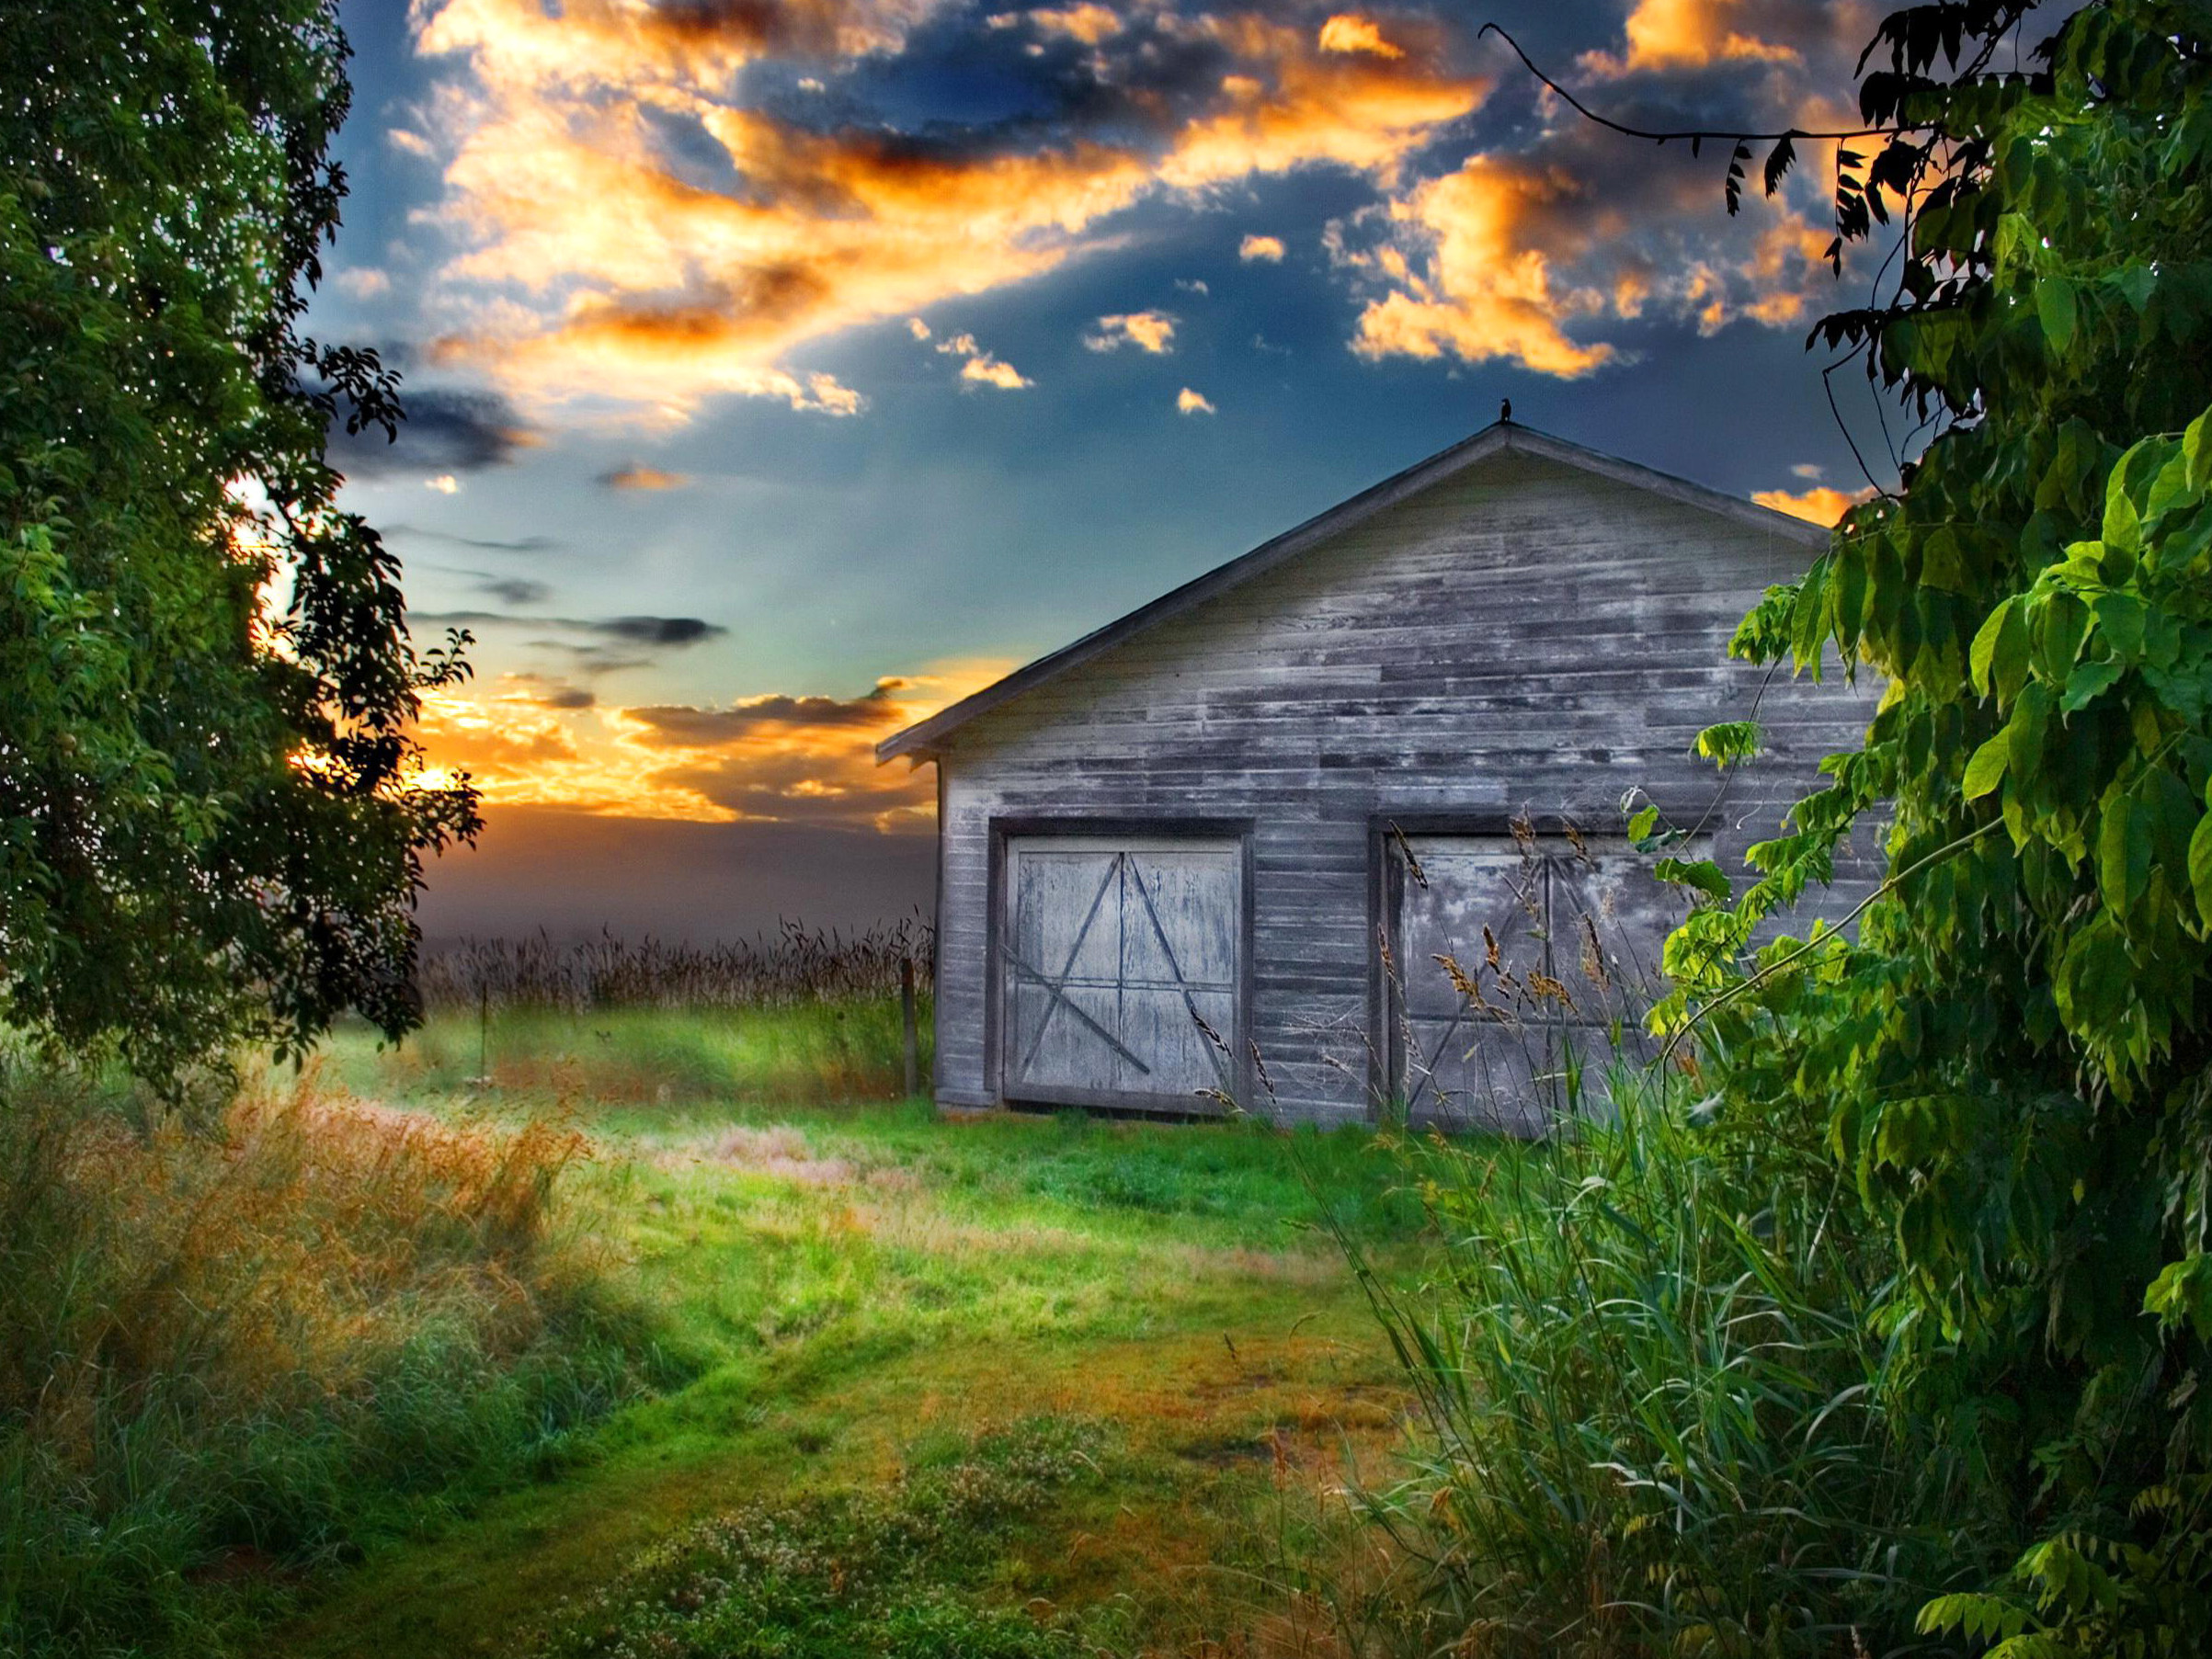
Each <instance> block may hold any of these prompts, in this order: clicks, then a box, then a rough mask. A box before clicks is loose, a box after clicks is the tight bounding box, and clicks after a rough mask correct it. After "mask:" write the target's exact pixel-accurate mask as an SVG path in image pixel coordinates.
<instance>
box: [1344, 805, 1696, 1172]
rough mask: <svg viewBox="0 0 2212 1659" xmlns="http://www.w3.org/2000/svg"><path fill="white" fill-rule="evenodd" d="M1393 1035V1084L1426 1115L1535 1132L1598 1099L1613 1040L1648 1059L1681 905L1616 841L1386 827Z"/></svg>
mask: <svg viewBox="0 0 2212 1659" xmlns="http://www.w3.org/2000/svg"><path fill="white" fill-rule="evenodd" d="M1386 876H1387V880H1386V882H1385V903H1386V904H1387V906H1388V907H1389V913H1388V915H1386V916H1385V924H1386V926H1387V927H1388V937H1389V938H1390V941H1391V953H1390V954H1391V962H1390V975H1389V978H1390V984H1389V987H1388V993H1389V994H1388V997H1387V1004H1386V1006H1387V1007H1388V1010H1389V1016H1390V1027H1391V1028H1390V1029H1389V1030H1388V1031H1387V1032H1385V1034H1384V1041H1385V1049H1386V1051H1387V1053H1388V1054H1389V1056H1390V1074H1391V1092H1392V1095H1393V1097H1394V1098H1395V1101H1396V1102H1397V1105H1398V1107H1399V1108H1401V1109H1403V1110H1404V1111H1406V1112H1407V1113H1408V1115H1409V1116H1411V1117H1413V1118H1415V1119H1426V1120H1433V1121H1441V1122H1446V1123H1458V1124H1467V1125H1472V1126H1478V1127H1484V1128H1490V1129H1498V1130H1502V1131H1507V1132H1509V1133H1513V1134H1541V1133H1543V1132H1545V1131H1546V1130H1547V1129H1548V1128H1549V1127H1550V1126H1551V1124H1552V1123H1553V1122H1554V1121H1555V1120H1556V1119H1557V1117H1558V1116H1559V1114H1560V1113H1561V1112H1562V1111H1563V1110H1564V1109H1565V1108H1566V1107H1567V1105H1568V1093H1569V1091H1568V1074H1569V1072H1570V1070H1573V1071H1578V1072H1579V1085H1580V1087H1581V1088H1582V1089H1583V1091H1584V1093H1583V1103H1584V1104H1586V1105H1587V1104H1590V1103H1593V1102H1595V1101H1598V1100H1602V1098H1603V1097H1604V1095H1605V1085H1604V1077H1603V1073H1604V1069H1605V1067H1606V1065H1607V1064H1608V1062H1610V1061H1611V1060H1612V1059H1613V1055H1614V1054H1615V1052H1616V1051H1618V1052H1620V1053H1622V1054H1623V1055H1625V1056H1626V1057H1629V1058H1636V1059H1641V1058H1645V1057H1648V1055H1649V1053H1650V1051H1651V1045H1650V1043H1649V1041H1648V1039H1646V1038H1645V1037H1644V1036H1643V1033H1642V1020H1643V1015H1644V1013H1645V1011H1646V1010H1647V1009H1648V1007H1649V1006H1650V1004H1651V1002H1652V1000H1653V999H1654V997H1656V996H1657V995H1658V994H1659V991H1660V989H1661V987H1662V984H1663V976H1662V975H1661V973H1660V971H1659V951H1660V949H1661V947H1662V946H1663V944H1664V943H1665V940H1666V937H1667V934H1668V933H1669V932H1670V930H1671V929H1672V928H1673V926H1675V925H1676V923H1677V922H1679V921H1680V920H1681V917H1682V912H1683V908H1684V906H1683V903H1682V899H1681V897H1680V896H1679V894H1678V893H1677V892H1675V890H1673V889H1671V888H1670V887H1668V886H1666V885H1665V884H1663V883H1661V882H1660V881H1657V880H1656V879H1655V878H1654V877H1653V876H1652V875H1651V873H1650V869H1649V863H1648V860H1647V859H1645V858H1642V857H1641V856H1639V855H1637V854H1636V853H1634V852H1632V851H1631V850H1629V849H1628V848H1627V847H1625V846H1623V845H1621V844H1619V843H1611V844H1607V843H1601V842H1594V841H1590V840H1587V839H1585V840H1582V841H1580V842H1579V843H1578V842H1576V841H1573V840H1569V839H1568V837H1566V836H1552V835H1537V836H1534V837H1532V838H1531V839H1530V840H1529V841H1528V842H1526V843H1525V844H1524V843H1522V842H1518V841H1516V840H1514V839H1513V837H1511V836H1510V835H1497V836H1486V835H1414V836H1409V837H1405V838H1402V839H1400V838H1395V837H1394V838H1393V839H1392V841H1391V842H1390V844H1389V862H1388V865H1387V869H1386Z"/></svg>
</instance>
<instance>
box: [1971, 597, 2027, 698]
mask: <svg viewBox="0 0 2212 1659" xmlns="http://www.w3.org/2000/svg"><path fill="white" fill-rule="evenodd" d="M2019 606H2020V601H2019V599H2018V598H2017V597H2014V598H2010V599H2007V600H2006V601H2005V602H2004V603H2003V604H2001V605H2000V606H1999V607H1998V608H1996V609H1995V610H1992V611H1991V612H1990V614H1989V615H1988V616H1987V617H1986V618H1984V619H1983V620H1982V624H1981V627H1980V628H1979V629H1978V630H1977V631H1975V635H1974V645H1973V648H1972V650H1971V651H1969V652H1968V653H1967V663H1968V666H1969V667H1970V669H1971V671H1972V673H1973V676H1974V689H1975V690H1977V691H1978V692H1980V693H1981V694H1982V696H1984V697H1987V696H1989V695H1990V684H1991V674H1992V671H1993V669H1994V668H1995V666H1996V661H1997V643H1998V640H1999V638H2000V636H2001V635H2002V634H2003V632H2004V631H2005V630H2006V629H2007V628H2008V627H2009V628H2014V629H2017V628H2018V627H2019V620H2018V618H2017V617H2016V615H2015V614H2014V613H2015V612H2016V611H2017V610H2018V609H2019ZM2021 645H2022V652H2023V654H2025V648H2026V640H2025V638H2024V637H2023V639H2022V641H2021Z"/></svg>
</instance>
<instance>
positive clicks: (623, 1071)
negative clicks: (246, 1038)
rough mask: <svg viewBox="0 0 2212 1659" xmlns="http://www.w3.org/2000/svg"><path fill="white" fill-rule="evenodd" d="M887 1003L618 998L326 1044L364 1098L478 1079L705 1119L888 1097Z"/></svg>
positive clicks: (891, 1024)
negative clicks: (734, 1109)
mask: <svg viewBox="0 0 2212 1659" xmlns="http://www.w3.org/2000/svg"><path fill="white" fill-rule="evenodd" d="M918 1024H919V1033H918V1036H919V1044H920V1056H919V1059H920V1064H921V1069H922V1074H923V1075H924V1076H927V1075H928V1073H929V1053H930V1049H929V1005H928V1003H927V1001H926V1000H925V1001H924V1002H923V1004H922V1006H921V1007H920V1009H919V1011H918ZM903 1042H904V1038H903V1033H902V1030H901V1022H900V1016H899V1010H898V1005H897V1003H896V1002H895V1000H893V999H889V998H884V997H874V998H869V999H866V1000H863V1001H852V1002H839V1003H821V1002H797V1003H792V1004H788V1005H783V1006H768V1007H759V1008H748V1009H744V1010H735V1009H719V1008H710V1009H690V1008H663V1007H656V1006H642V1007H640V1006H628V1007H612V1008H602V1009H594V1010H587V1011H585V1012H582V1013H571V1012H568V1011H566V1010H564V1009H561V1008H557V1007H550V1006H543V1005H534V1004H520V1005H515V1006H504V1007H503V1006H494V1007H493V1008H492V1009H491V1010H490V1013H489V1016H488V1017H486V1018H483V1019H480V1018H479V1016H478V1014H477V1011H476V1010H475V1009H474V1008H473V1007H470V1008H445V1009H439V1010H437V1011H435V1012H433V1013H432V1015H431V1016H430V1017H429V1018H428V1021H426V1022H425V1024H424V1026H423V1028H421V1029H420V1030H419V1031H417V1032H416V1033H415V1034H414V1035H413V1036H411V1037H410V1038H408V1040H407V1041H406V1042H405V1045H404V1046H402V1047H401V1048H399V1049H397V1050H390V1049H386V1050H382V1051H379V1050H378V1048H377V1047H376V1045H375V1044H374V1042H373V1041H372V1040H371V1034H370V1033H369V1032H368V1031H367V1030H366V1029H365V1028H354V1029H349V1030H348V1031H345V1032H342V1033H341V1034H340V1035H339V1037H338V1038H337V1039H336V1041H335V1042H334V1043H333V1045H332V1047H331V1051H330V1052H331V1059H332V1062H333V1063H334V1064H335V1066H336V1072H337V1074H338V1075H340V1076H342V1077H344V1078H345V1080H346V1081H347V1082H348V1085H351V1086H353V1087H355V1088H357V1089H359V1090H360V1091H362V1092H364V1093H368V1094H371V1095H375V1096H378V1097H382V1096H387V1095H391V1094H393V1092H395V1091H396V1092H398V1093H399V1094H402V1095H404V1096H405V1097H409V1098H413V1099H419V1100H430V1101H438V1102H450V1101H451V1100H453V1099H455V1098H457V1097H460V1096H461V1095H462V1094H465V1093H468V1092H470V1091H471V1090H473V1089H474V1088H475V1087H476V1086H477V1085H476V1083H475V1081H474V1080H475V1079H477V1078H478V1077H487V1078H489V1080H490V1082H491V1085H492V1086H493V1088H494V1090H495V1092H496V1093H497V1094H498V1095H499V1096H500V1097H504V1098H506V1099H507V1100H508V1101H509V1102H510V1104H511V1103H512V1102H514V1101H516V1100H520V1099H524V1098H532V1099H538V1100H550V1099H553V1098H556V1097H558V1098H562V1099H567V1100H577V1101H588V1102H590V1103H591V1107H592V1109H593V1111H594V1112H595V1113H597V1112H599V1111H600V1110H601V1109H602V1108H607V1107H644V1108H653V1111H652V1112H650V1113H648V1114H647V1115H646V1116H644V1117H640V1118H637V1119H633V1124H632V1126H633V1127H636V1128H640V1129H644V1128H649V1127H654V1126H657V1125H660V1124H663V1123H665V1122H666V1121H667V1113H669V1112H671V1111H672V1112H674V1113H675V1114H677V1115H678V1116H682V1115H690V1116H693V1117H699V1116H701V1115H702V1114H703V1115H704V1117H705V1118H707V1119H712V1118H713V1117H714V1116H715V1115H716V1114H717V1113H719V1112H720V1111H721V1110H722V1108H723V1107H724V1105H726V1104H727V1103H728V1102H730V1101H732V1100H741V1101H749V1102H753V1103H757V1104H765V1103H777V1104H786V1105H788V1104H802V1105H818V1104H826V1103H827V1104H845V1103H849V1102H853V1101H862V1100H877V1101H888V1100H892V1099H895V1098H896V1097H898V1096H899V1095H900V1094H901V1093H902V1092H903V1089H904V1060H903V1057H902V1051H903Z"/></svg>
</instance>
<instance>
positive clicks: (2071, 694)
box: [2058, 658, 2127, 714]
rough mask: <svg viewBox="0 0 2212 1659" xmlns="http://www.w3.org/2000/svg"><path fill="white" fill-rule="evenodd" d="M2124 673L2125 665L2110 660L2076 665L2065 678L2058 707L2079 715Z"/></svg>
mask: <svg viewBox="0 0 2212 1659" xmlns="http://www.w3.org/2000/svg"><path fill="white" fill-rule="evenodd" d="M2126 672H2127V665H2126V663H2115V662H2114V661H2112V660H2111V659H2110V658H2105V659H2104V660H2103V661H2101V662H2094V663H2078V664H2076V665H2074V671H2073V673H2071V674H2069V675H2068V676H2066V693H2065V695H2064V696H2063V697H2061V698H2060V699H2058V707H2059V708H2060V709H2061V710H2064V711H2065V712H2067V713H2069V714H2076V713H2079V712H2080V711H2081V710H2083V709H2085V708H2087V707H2088V706H2089V705H2090V704H2091V703H2092V702H2093V701H2095V700H2096V699H2098V698H2099V697H2102V696H2103V695H2104V693H2105V692H2107V691H2109V690H2110V689H2111V688H2112V687H2113V685H2114V683H2115V681H2117V680H2118V679H2119V678H2120V676H2122V675H2124V674H2126Z"/></svg>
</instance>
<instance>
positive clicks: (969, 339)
mask: <svg viewBox="0 0 2212 1659" xmlns="http://www.w3.org/2000/svg"><path fill="white" fill-rule="evenodd" d="M914 337H915V338H916V339H922V338H924V337H925V336H924V335H915V336H914ZM937 349H938V350H939V352H941V353H942V354H945V355H947V356H951V357H956V358H966V359H967V361H966V362H964V363H963V364H961V366H960V378H961V379H962V380H963V381H973V382H975V384H977V385H982V386H996V387H998V390H999V391H1001V392H1019V391H1020V390H1021V389H1022V388H1023V387H1024V386H1033V385H1035V384H1036V381H1032V380H1031V379H1030V378H1029V377H1028V376H1027V375H1025V374H1023V373H1022V372H1021V371H1020V369H1016V368H1015V367H1014V366H1013V365H1012V364H1011V363H1008V362H1003V361H1001V360H1000V359H999V358H996V357H993V356H992V355H991V354H990V353H989V352H987V351H986V350H984V348H983V347H980V346H978V345H976V344H975V335H971V334H957V335H953V336H952V338H951V339H949V340H941V341H939V342H938V345H937Z"/></svg>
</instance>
